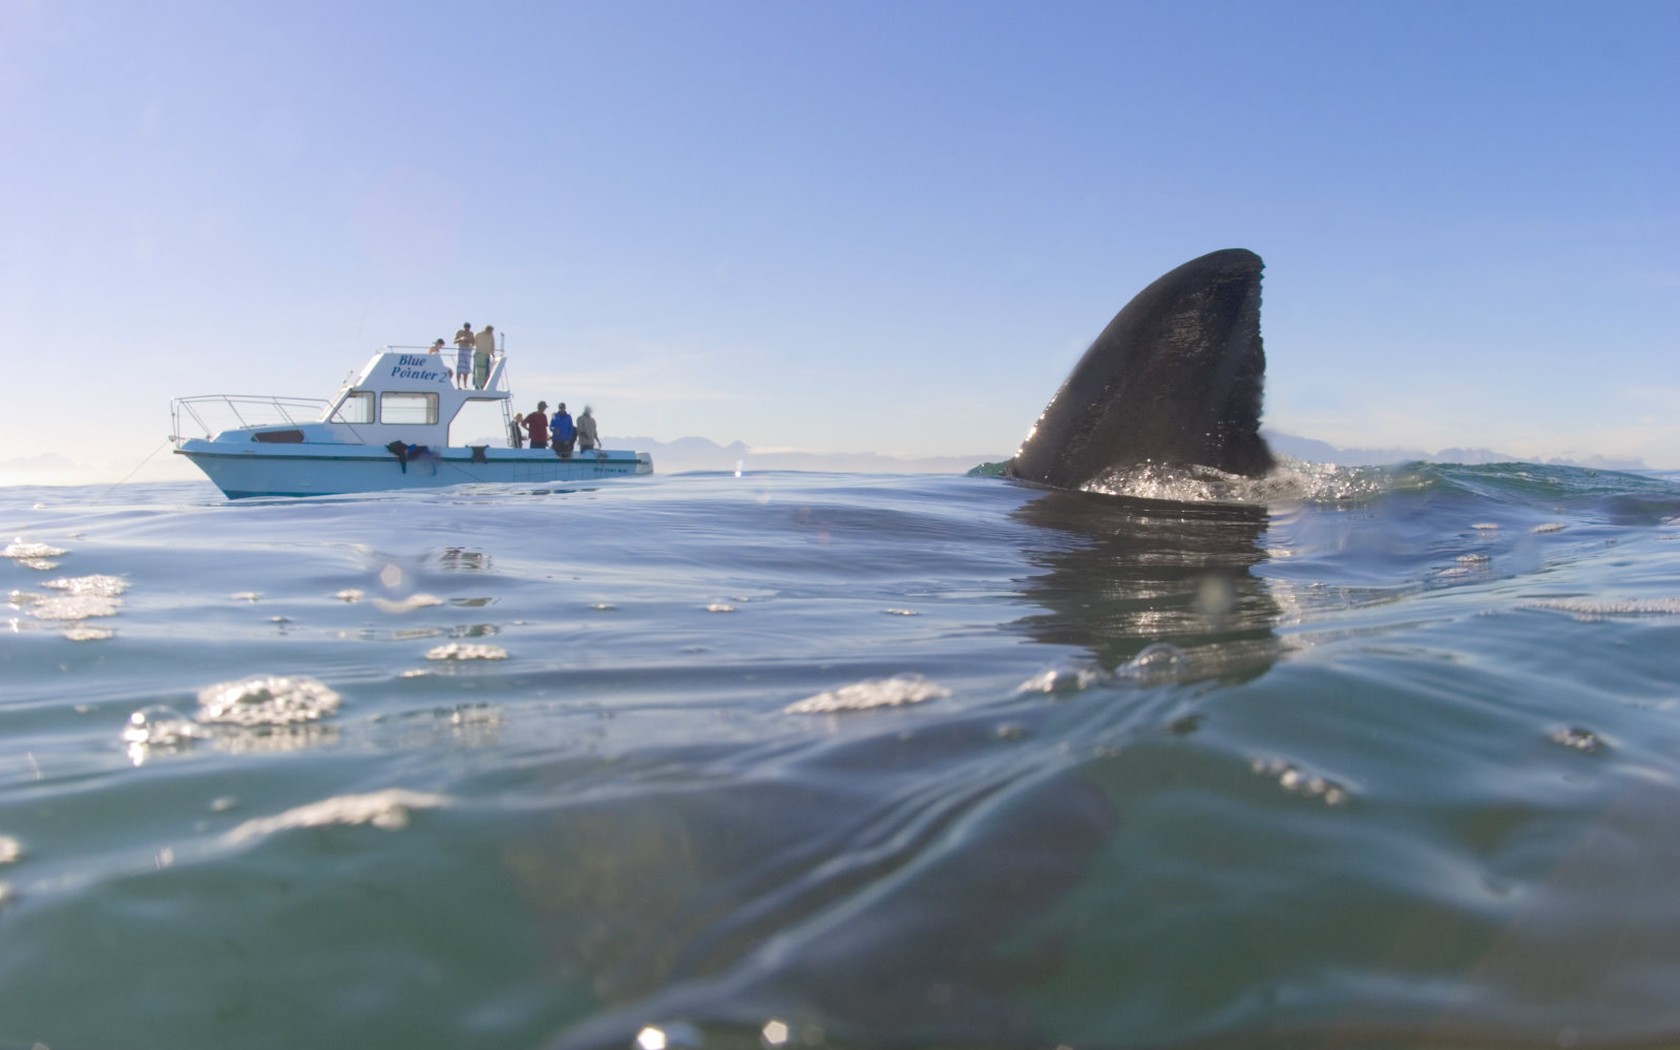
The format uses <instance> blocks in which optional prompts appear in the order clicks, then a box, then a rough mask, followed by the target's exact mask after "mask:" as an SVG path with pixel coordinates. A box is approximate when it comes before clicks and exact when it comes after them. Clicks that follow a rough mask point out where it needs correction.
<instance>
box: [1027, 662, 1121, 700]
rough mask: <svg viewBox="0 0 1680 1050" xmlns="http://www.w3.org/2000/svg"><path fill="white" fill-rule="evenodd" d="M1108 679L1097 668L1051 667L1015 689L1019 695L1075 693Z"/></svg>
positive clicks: (1104, 673)
mask: <svg viewBox="0 0 1680 1050" xmlns="http://www.w3.org/2000/svg"><path fill="white" fill-rule="evenodd" d="M1108 678H1109V676H1108V674H1107V673H1106V672H1104V671H1103V670H1102V669H1100V668H1097V667H1073V668H1065V667H1052V668H1049V669H1048V670H1045V671H1041V672H1039V673H1038V674H1035V675H1033V676H1032V677H1031V678H1029V679H1027V680H1026V681H1025V682H1022V683H1021V684H1020V685H1019V686H1017V687H1016V689H1015V692H1016V693H1017V694H1020V693H1053V694H1063V693H1077V692H1081V691H1083V690H1086V689H1089V688H1091V687H1092V686H1094V685H1099V684H1101V683H1103V682H1105V681H1107V680H1108Z"/></svg>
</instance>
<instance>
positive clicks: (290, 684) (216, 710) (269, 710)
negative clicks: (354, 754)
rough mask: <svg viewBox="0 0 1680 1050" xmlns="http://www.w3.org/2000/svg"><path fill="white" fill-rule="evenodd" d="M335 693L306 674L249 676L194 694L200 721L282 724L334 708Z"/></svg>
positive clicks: (312, 717)
mask: <svg viewBox="0 0 1680 1050" xmlns="http://www.w3.org/2000/svg"><path fill="white" fill-rule="evenodd" d="M338 705H339V696H338V694H337V693H335V692H333V691H332V690H331V689H330V688H328V687H327V686H326V685H325V684H324V683H322V682H320V681H318V680H317V679H314V678H311V677H309V676H308V675H253V676H252V677H250V678H242V679H240V680H238V681H236V682H218V683H217V684H215V685H212V686H207V687H205V688H204V689H201V690H199V693H198V719H199V721H201V722H212V723H226V724H230V725H241V726H283V725H295V724H297V723H300V722H313V721H317V720H319V719H321V718H324V717H326V716H327V715H330V714H332V713H333V712H334V711H337V710H338Z"/></svg>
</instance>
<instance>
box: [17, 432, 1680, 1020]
mask: <svg viewBox="0 0 1680 1050" xmlns="http://www.w3.org/2000/svg"><path fill="white" fill-rule="evenodd" d="M1109 485H1110V487H1111V488H1112V489H1113V490H1115V491H1120V492H1125V493H1127V495H1100V494H1087V493H1066V492H1049V491H1045V490H1041V489H1035V488H1032V487H1028V486H1025V485H1021V484H1018V483H1014V482H1010V481H1005V480H1002V479H997V478H985V477H954V476H923V477H891V476H845V475H823V474H747V475H745V476H740V477H735V476H729V475H701V474H697V475H677V476H670V477H665V476H653V477H647V478H639V479H625V480H615V481H612V482H608V483H603V484H601V485H598V486H576V485H571V486H564V485H555V486H548V487H541V488H532V489H525V488H521V489H506V488H483V489H472V488H460V489H449V490H438V491H432V492H414V493H403V494H376V495H367V496H358V497H343V498H323V499H313V500H259V501H249V502H239V503H229V502H227V501H224V500H223V499H222V498H221V496H220V495H219V494H218V493H217V492H215V490H214V489H212V488H211V487H210V486H209V485H208V484H207V483H180V484H159V485H130V486H119V487H116V488H104V487H101V488H70V489H61V488H8V489H0V544H4V545H5V554H6V557H5V558H3V559H0V573H3V574H4V579H5V587H4V589H5V590H6V591H7V592H9V597H8V605H7V607H6V610H5V612H6V619H5V621H3V625H4V626H5V627H6V628H7V630H6V632H5V635H4V637H3V639H0V1046H5V1047H12V1046H18V1047H29V1046H33V1045H36V1044H40V1045H44V1046H47V1047H50V1048H52V1050H78V1048H87V1050H123V1048H157V1047H167V1048H170V1050H200V1048H203V1050H209V1048H245V1047H252V1048H257V1047H261V1048H268V1047H273V1048H298V1047H356V1048H366V1047H403V1048H429V1047H438V1048H445V1047H448V1048H456V1047H474V1048H479V1047H483V1048H510V1050H511V1048H518V1050H539V1048H564V1050H572V1048H585V1047H631V1046H637V1047H641V1048H644V1050H658V1048H659V1047H662V1046H669V1047H700V1046H704V1047H719V1048H724V1047H727V1048H733V1047H780V1046H789V1047H812V1046H833V1047H949V1048H959V1047H960V1048H978V1047H1006V1048H1036V1047H1046V1048H1048V1047H1055V1046H1067V1047H1151V1048H1155V1047H1159V1048H1203V1047H1220V1048H1235V1050H1255V1048H1262V1047H1265V1048H1270V1047H1357V1048H1379V1047H1380V1048H1387V1047H1396V1048H1398V1047H1422V1046H1428V1047H1442V1048H1444V1047H1464V1048H1472V1047H1522V1048H1527V1047H1534V1048H1540V1047H1547V1048H1557V1047H1577V1046H1579V1047H1586V1046H1622V1045H1629V1046H1632V1045H1637V1046H1673V1045H1680V895H1677V889H1680V477H1677V476H1675V475H1644V474H1626V473H1607V472H1593V471H1586V470H1579V469H1570V468H1560V467H1547V466H1538V465H1531V464H1506V465H1497V466H1486V467H1454V466H1429V465H1417V464H1414V465H1410V466H1405V467H1397V468H1385V469H1380V470H1379V469H1362V470H1348V469H1331V468H1315V467H1310V466H1306V465H1302V464H1295V465H1292V466H1291V467H1290V468H1288V469H1287V470H1285V471H1284V472H1283V474H1282V475H1280V476H1279V477H1276V478H1273V479H1270V480H1268V481H1267V482H1265V483H1263V484H1240V483H1230V482H1229V481H1228V480H1222V479H1218V478H1186V477H1157V476H1151V475H1149V474H1146V473H1142V474H1134V475H1131V476H1126V477H1117V478H1114V479H1110V481H1109Z"/></svg>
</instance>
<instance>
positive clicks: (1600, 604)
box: [1517, 598, 1680, 620]
mask: <svg viewBox="0 0 1680 1050" xmlns="http://www.w3.org/2000/svg"><path fill="white" fill-rule="evenodd" d="M1517 608H1519V609H1552V610H1555V611H1557V612H1566V613H1569V614H1571V615H1572V616H1574V617H1575V618H1576V619H1577V620H1606V619H1611V618H1615V617H1624V616H1680V598H1626V599H1620V600H1612V601H1590V600H1588V599H1585V598H1545V599H1541V600H1540V601H1532V602H1520V603H1518V605H1517Z"/></svg>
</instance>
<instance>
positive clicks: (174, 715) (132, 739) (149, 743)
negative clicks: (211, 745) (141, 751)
mask: <svg viewBox="0 0 1680 1050" xmlns="http://www.w3.org/2000/svg"><path fill="white" fill-rule="evenodd" d="M208 735H209V734H208V733H207V732H206V731H205V729H204V727H203V726H201V725H199V724H198V723H197V722H194V721H193V720H192V719H190V718H188V717H187V716H186V715H184V714H182V713H181V712H179V711H177V710H175V709H174V708H173V707H168V706H166V705H164V704H153V705H151V706H149V707H142V708H141V709H140V710H138V711H136V712H134V713H133V714H131V715H129V716H128V724H127V725H126V726H124V727H123V731H122V738H123V742H124V743H125V744H128V745H129V746H130V748H133V747H140V748H150V747H163V748H179V747H186V746H188V745H189V744H191V743H192V742H193V741H194V740H199V739H202V738H203V737H206V736H208Z"/></svg>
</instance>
